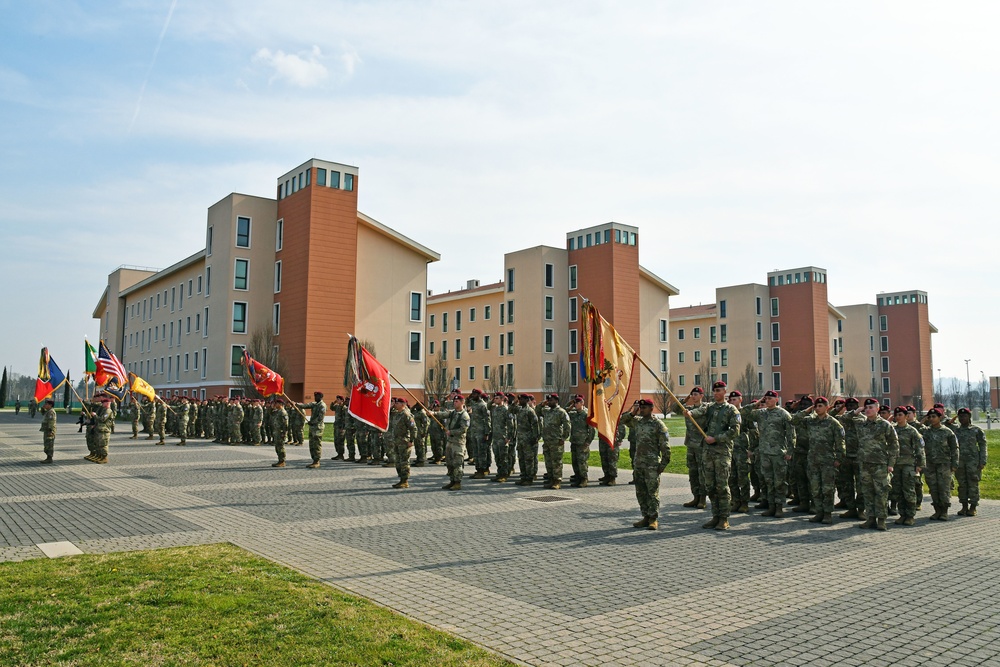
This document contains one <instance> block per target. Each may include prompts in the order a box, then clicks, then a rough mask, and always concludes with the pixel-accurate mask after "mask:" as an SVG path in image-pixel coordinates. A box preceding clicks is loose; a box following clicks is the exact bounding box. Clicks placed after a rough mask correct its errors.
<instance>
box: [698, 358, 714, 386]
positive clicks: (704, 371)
mask: <svg viewBox="0 0 1000 667" xmlns="http://www.w3.org/2000/svg"><path fill="white" fill-rule="evenodd" d="M695 384H700V385H701V386H702V387H704V386H705V385H708V386H711V384H712V369H711V368H710V367H709V365H708V362H707V361H703V362H702V364H701V366H699V367H698V375H696V376H695Z"/></svg>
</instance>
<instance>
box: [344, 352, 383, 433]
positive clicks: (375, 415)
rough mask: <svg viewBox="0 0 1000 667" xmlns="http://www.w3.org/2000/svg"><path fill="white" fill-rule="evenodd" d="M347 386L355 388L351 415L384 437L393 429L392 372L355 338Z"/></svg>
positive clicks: (345, 373) (352, 393) (346, 378)
mask: <svg viewBox="0 0 1000 667" xmlns="http://www.w3.org/2000/svg"><path fill="white" fill-rule="evenodd" d="M344 386H346V387H350V388H351V404H350V405H349V406H348V408H347V411H348V412H349V413H350V414H351V415H352V416H354V417H356V418H357V419H358V420H360V421H363V422H364V423H366V424H368V425H369V426H373V427H375V428H377V429H378V430H379V431H382V432H383V433H384V432H385V431H387V430H388V429H389V407H390V399H391V395H390V393H391V392H390V391H389V390H390V386H389V371H388V369H386V367H385V366H383V365H382V364H380V363H379V362H378V359H376V358H375V357H374V355H372V353H371V352H369V351H368V350H366V349H365V348H364V347H363V346H362V345H361V343H360V341H358V339H357V338H355V337H354V336H351V340H350V342H349V343H348V344H347V366H346V369H345V371H344Z"/></svg>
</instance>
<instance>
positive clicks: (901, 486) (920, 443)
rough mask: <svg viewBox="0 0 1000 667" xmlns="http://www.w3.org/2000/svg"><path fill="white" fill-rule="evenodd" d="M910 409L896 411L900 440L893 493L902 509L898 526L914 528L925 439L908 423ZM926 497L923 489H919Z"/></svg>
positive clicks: (896, 425) (900, 408) (894, 469)
mask: <svg viewBox="0 0 1000 667" xmlns="http://www.w3.org/2000/svg"><path fill="white" fill-rule="evenodd" d="M908 416H909V415H908V414H907V408H906V407H905V406H900V407H898V408H896V409H895V410H894V411H893V419H894V420H895V422H896V424H895V425H894V426H893V428H895V429H896V439H897V440H899V456H898V457H896V465H895V466H893V470H892V489H891V490H890V493H891V494H892V495H893V496H894V497H895V500H896V506H897V507H898V508H899V518H898V519H896V522H895V523H896V524H897V525H900V526H912V525H913V517H915V516H916V514H917V493H916V486H915V485H914V483H913V480H914V479H920V471H921V470H922V469H923V467H924V439H923V438H922V437H921V435H920V431H918V430H917V429H916V428H914V427H913V425H912V424H910V423H909V422H908V421H907V418H908ZM920 492H921V494H923V489H922V488H921V489H920Z"/></svg>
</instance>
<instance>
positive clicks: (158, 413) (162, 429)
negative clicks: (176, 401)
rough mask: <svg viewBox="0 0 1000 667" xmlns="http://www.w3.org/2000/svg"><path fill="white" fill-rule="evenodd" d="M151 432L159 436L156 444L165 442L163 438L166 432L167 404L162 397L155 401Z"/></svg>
mask: <svg viewBox="0 0 1000 667" xmlns="http://www.w3.org/2000/svg"><path fill="white" fill-rule="evenodd" d="M153 432H154V433H155V434H156V435H158V436H160V441H159V442H157V443H156V444H157V445H165V444H167V443H166V440H164V436H165V435H166V432H167V404H166V403H164V402H163V399H160V400H159V401H158V402H157V403H156V410H155V415H154V417H153Z"/></svg>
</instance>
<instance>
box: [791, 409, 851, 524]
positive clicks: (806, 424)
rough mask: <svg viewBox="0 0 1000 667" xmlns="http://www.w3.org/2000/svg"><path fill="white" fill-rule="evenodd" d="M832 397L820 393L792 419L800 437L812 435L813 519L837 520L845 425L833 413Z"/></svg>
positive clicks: (811, 520) (829, 521)
mask: <svg viewBox="0 0 1000 667" xmlns="http://www.w3.org/2000/svg"><path fill="white" fill-rule="evenodd" d="M829 407H830V401H829V400H827V398H826V396H818V397H816V400H815V401H812V405H809V406H808V407H806V409H805V410H801V411H799V412H797V413H795V416H794V417H792V423H793V424H794V425H795V426H796V427H797V428H796V429H795V435H796V437H797V438H801V437H803V436H805V437H808V438H809V458H808V472H809V488H810V489H811V490H812V505H813V506H814V507H815V512H816V514H815V515H814V516H813V517H812V518H810V519H809V522H810V523H823V524H827V525H830V524H832V523H833V495H834V493H835V491H836V478H837V469H838V468H839V467H840V466H841V465H842V464H843V462H844V457H845V450H844V427H843V426H842V425H841V423H840V422H839V421H837V420H836V419H834V418H833V417H831V416H830V413H829Z"/></svg>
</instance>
